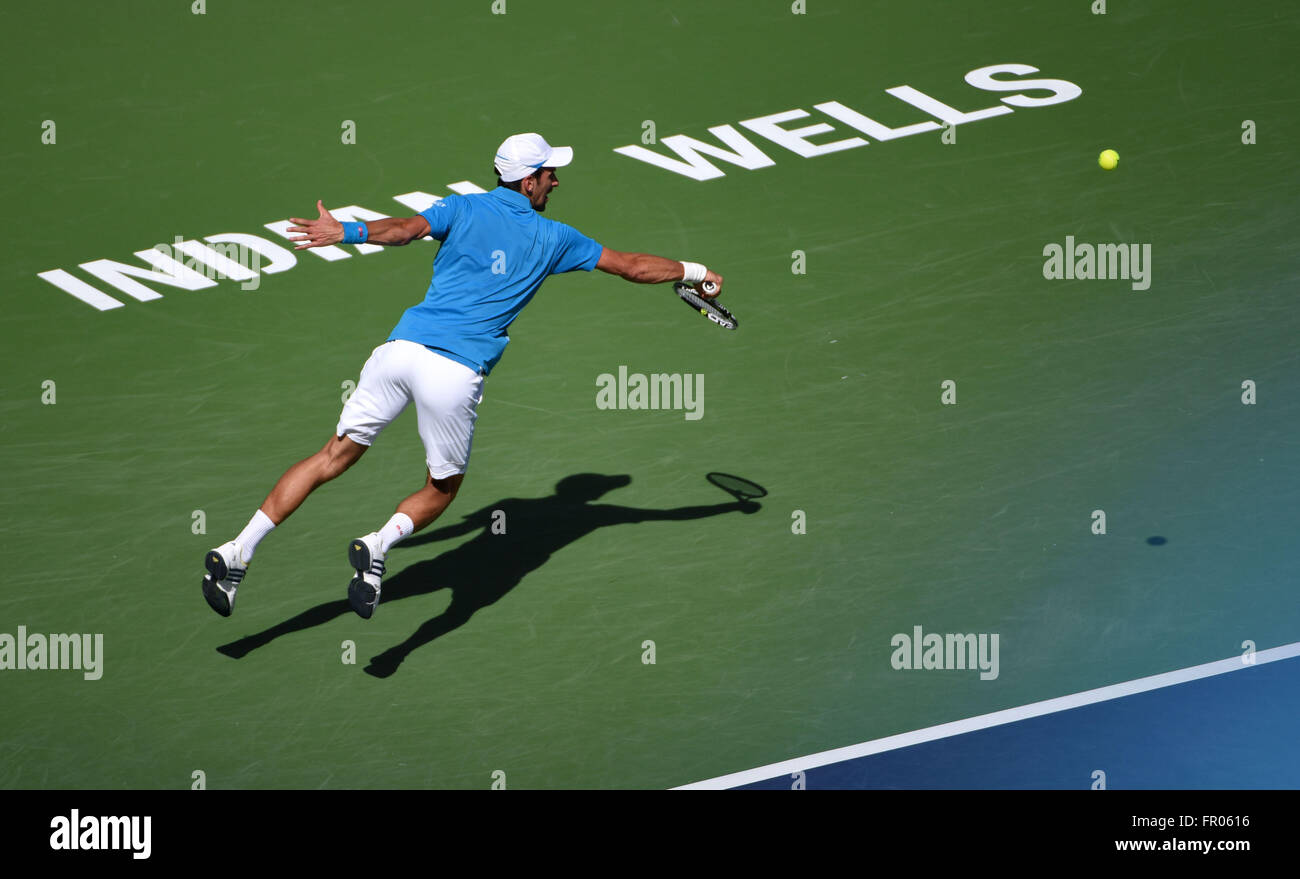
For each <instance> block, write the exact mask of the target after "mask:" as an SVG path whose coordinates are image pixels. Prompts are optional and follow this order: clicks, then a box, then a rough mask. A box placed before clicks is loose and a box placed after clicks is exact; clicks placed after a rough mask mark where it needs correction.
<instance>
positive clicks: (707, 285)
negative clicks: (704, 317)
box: [700, 281, 718, 295]
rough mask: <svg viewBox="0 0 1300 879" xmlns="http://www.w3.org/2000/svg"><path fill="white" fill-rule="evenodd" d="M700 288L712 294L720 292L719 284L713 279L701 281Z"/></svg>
mask: <svg viewBox="0 0 1300 879" xmlns="http://www.w3.org/2000/svg"><path fill="white" fill-rule="evenodd" d="M700 290H701V291H703V292H705V293H708V294H710V295H712V294H713V293H716V292H718V285H717V284H715V283H713V282H712V281H703V282H701V283H700Z"/></svg>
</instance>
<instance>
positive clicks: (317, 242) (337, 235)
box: [289, 199, 343, 250]
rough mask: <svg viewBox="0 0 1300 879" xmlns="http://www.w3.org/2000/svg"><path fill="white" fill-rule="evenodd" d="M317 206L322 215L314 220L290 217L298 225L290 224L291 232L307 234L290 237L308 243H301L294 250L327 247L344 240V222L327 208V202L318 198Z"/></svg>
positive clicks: (291, 239) (292, 239) (290, 220)
mask: <svg viewBox="0 0 1300 879" xmlns="http://www.w3.org/2000/svg"><path fill="white" fill-rule="evenodd" d="M316 208H317V210H319V211H320V216H319V217H317V218H316V219H314V220H304V219H302V218H301V217H290V218H289V222H291V223H297V224H298V225H296V226H290V227H289V231H290V232H305V233H307V234H305V235H299V236H297V237H296V238H290V239H289V240H290V241H305V242H307V243H306V244H299V245H298V246H297V247H295V248H294V250H305V249H306V248H308V247H325V246H326V245H328V244H338V243H340V242H341V241H342V240H343V224H342V223H340V222H339V221H338V220H336V219H334V217H333V216H332V215H331V214H330V212H329V211H327V210H325V203H324V202H323V201H321V200H320V199H317V200H316Z"/></svg>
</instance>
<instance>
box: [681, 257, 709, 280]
mask: <svg viewBox="0 0 1300 879" xmlns="http://www.w3.org/2000/svg"><path fill="white" fill-rule="evenodd" d="M708 274H709V270H708V269H706V268H705V267H704V266H702V265H700V264H699V263H697V262H684V263H682V280H683V281H685V282H686V283H688V284H698V283H700V281H703V280H704V279H705V278H706V277H708Z"/></svg>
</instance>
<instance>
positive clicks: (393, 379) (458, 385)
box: [334, 339, 483, 479]
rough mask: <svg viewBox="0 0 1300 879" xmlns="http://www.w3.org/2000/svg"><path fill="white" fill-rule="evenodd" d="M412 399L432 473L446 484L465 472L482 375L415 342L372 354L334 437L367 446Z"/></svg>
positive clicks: (390, 344) (399, 342)
mask: <svg viewBox="0 0 1300 879" xmlns="http://www.w3.org/2000/svg"><path fill="white" fill-rule="evenodd" d="M412 400H414V401H415V412H416V415H417V417H418V419H419V420H418V422H417V423H418V426H419V430H420V439H421V440H423V441H424V454H425V459H426V461H427V463H428V466H429V474H430V475H431V476H432V477H433V478H434V479H445V478H446V477H448V476H453V475H455V474H457V473H464V472H465V467H466V465H468V464H469V449H470V444H471V443H472V442H473V439H474V421H475V420H476V419H477V418H478V411H477V410H478V404H479V403H481V402H483V376H482V375H480V374H479V373H477V372H475V371H474V370H472V369H470V368H469V367H468V366H465V365H464V364H462V363H457V362H456V361H455V360H452V359H450V358H448V357H443V356H442V355H441V354H437V353H435V352H433V351H431V350H429V349H428V348H426V347H424V346H423V345H421V344H418V343H416V342H409V341H406V340H404V339H395V340H393V341H391V342H385V343H384V344H382V345H380V346H379V347H378V348H376V349H375V350H374V351H372V352H371V354H370V359H369V360H367V361H366V365H365V366H364V367H362V369H361V380H360V381H359V382H358V383H357V389H356V390H355V391H353V392H352V396H351V397H349V398H348V401H347V402H346V403H344V404H343V414H342V415H340V416H339V424H338V427H337V428H335V430H334V435H335V436H346V437H348V438H349V439H351V440H353V441H354V442H357V443H359V444H361V445H363V446H368V445H370V444H371V443H373V442H374V440H375V437H377V436H379V432H380V431H381V430H383V429H384V428H385V427H387V426H388V425H389V424H390V423H391V422H392V421H393V419H394V418H396V417H397V416H398V415H401V414H402V410H404V409H405V408H406V406H407V404H408V403H410V402H411V401H412Z"/></svg>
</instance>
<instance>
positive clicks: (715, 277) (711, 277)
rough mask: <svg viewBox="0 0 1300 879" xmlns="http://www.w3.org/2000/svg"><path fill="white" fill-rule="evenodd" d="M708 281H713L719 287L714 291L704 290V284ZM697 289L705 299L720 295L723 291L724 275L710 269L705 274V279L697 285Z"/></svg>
mask: <svg viewBox="0 0 1300 879" xmlns="http://www.w3.org/2000/svg"><path fill="white" fill-rule="evenodd" d="M708 281H712V282H713V283H714V284H716V285H717V287H715V288H714V290H713V292H712V293H705V292H704V285H705V283H706V282H708ZM695 289H696V290H697V291H698V292H699V294H700V295H701V296H702V297H704V298H705V299H716V298H717V297H718V294H720V293H721V292H722V275H719V274H718V273H717V272H715V271H712V270H710V271H709V272H708V274H706V275H705V276H704V280H703V281H701V282H700V283H698V284H696V285H695Z"/></svg>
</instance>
